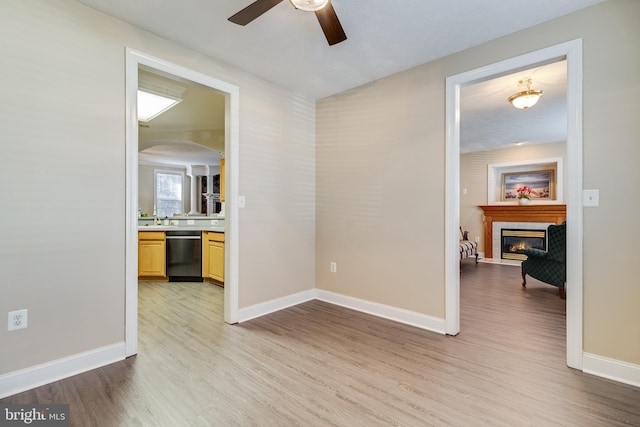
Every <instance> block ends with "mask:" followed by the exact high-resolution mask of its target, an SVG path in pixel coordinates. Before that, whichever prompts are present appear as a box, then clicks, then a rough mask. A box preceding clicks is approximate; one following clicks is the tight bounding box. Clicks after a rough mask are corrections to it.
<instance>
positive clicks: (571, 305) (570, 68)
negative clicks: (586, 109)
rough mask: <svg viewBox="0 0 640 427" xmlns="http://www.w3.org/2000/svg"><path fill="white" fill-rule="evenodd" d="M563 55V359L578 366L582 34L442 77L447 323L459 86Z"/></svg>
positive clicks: (452, 288) (456, 217) (450, 317)
mask: <svg viewBox="0 0 640 427" xmlns="http://www.w3.org/2000/svg"><path fill="white" fill-rule="evenodd" d="M562 59H566V61H567V156H566V158H567V159H569V161H567V165H566V168H565V169H564V172H565V173H566V175H567V188H565V189H564V192H563V193H564V198H565V200H566V203H567V285H566V289H567V365H568V366H570V367H572V368H576V369H582V359H583V349H582V345H583V338H582V332H583V323H582V318H583V313H582V312H583V283H582V263H583V249H582V240H583V236H582V233H583V226H582V209H583V208H582V73H583V70H582V39H575V40H571V41H568V42H565V43H561V44H558V45H555V46H551V47H548V48H545V49H541V50H538V51H534V52H530V53H527V54H524V55H521V56H518V57H515V58H511V59H506V60H504V61H501V62H498V63H495V64H490V65H487V66H484V67H480V68H477V69H474V70H470V71H467V72H464V73H460V74H456V75H453V76H449V77H447V79H446V92H445V93H446V108H445V115H446V143H445V150H446V156H445V161H446V168H445V169H446V185H445V194H446V195H445V247H444V250H445V310H446V311H445V323H446V332H447V334H449V335H456V334H457V333H458V332H459V331H460V274H459V258H458V252H457V245H458V241H459V237H458V236H459V235H460V231H459V227H460V90H461V88H462V87H464V86H468V85H472V84H475V83H480V82H483V81H486V80H489V79H491V78H493V77H494V76H498V75H504V74H505V73H508V72H512V71H515V70H522V69H525V68H527V67H531V66H535V65H536V64H542V63H550V62H553V61H559V60H562Z"/></svg>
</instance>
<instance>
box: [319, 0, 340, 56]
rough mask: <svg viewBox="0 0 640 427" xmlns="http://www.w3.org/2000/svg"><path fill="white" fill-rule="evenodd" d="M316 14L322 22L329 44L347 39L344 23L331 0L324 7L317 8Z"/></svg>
mask: <svg viewBox="0 0 640 427" xmlns="http://www.w3.org/2000/svg"><path fill="white" fill-rule="evenodd" d="M316 16H317V17H318V22H320V26H321V27H322V31H323V32H324V36H325V37H326V38H327V42H329V46H333V45H334V44H337V43H340V42H343V41H345V40H346V39H347V35H346V34H345V33H344V30H343V29H342V25H340V20H339V19H338V15H336V11H335V10H334V9H333V5H332V4H331V2H329V3H327V5H326V6H325V7H323V8H322V9H320V10H317V11H316Z"/></svg>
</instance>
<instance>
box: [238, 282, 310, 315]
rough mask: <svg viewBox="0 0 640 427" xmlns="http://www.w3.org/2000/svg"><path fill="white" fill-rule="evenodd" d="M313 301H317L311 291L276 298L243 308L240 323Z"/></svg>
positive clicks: (239, 312)
mask: <svg viewBox="0 0 640 427" xmlns="http://www.w3.org/2000/svg"><path fill="white" fill-rule="evenodd" d="M312 299H315V290H314V289H309V290H306V291H302V292H298V293H295V294H292V295H287V296H284V297H281V298H276V299H273V300H271V301H266V302H261V303H258V304H255V305H251V306H249V307H245V308H241V309H239V310H238V322H246V321H247V320H251V319H255V318H256V317H260V316H264V315H266V314H269V313H273V312H276V311H279V310H283V309H285V308H287V307H291V306H294V305H298V304H302V303H303V302H307V301H311V300H312Z"/></svg>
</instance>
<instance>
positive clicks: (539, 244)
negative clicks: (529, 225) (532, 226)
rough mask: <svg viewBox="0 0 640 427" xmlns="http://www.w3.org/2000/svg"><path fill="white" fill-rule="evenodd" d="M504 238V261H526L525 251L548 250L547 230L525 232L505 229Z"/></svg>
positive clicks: (502, 232)
mask: <svg viewBox="0 0 640 427" xmlns="http://www.w3.org/2000/svg"><path fill="white" fill-rule="evenodd" d="M500 234H501V237H502V239H501V240H502V251H501V257H502V259H513V260H525V259H527V256H526V255H525V254H524V250H525V249H529V248H535V249H541V250H543V251H544V250H546V249H547V231H546V230H523V229H509V228H503V229H502V230H501V233H500Z"/></svg>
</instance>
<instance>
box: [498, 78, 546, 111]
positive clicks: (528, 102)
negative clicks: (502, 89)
mask: <svg viewBox="0 0 640 427" xmlns="http://www.w3.org/2000/svg"><path fill="white" fill-rule="evenodd" d="M531 84H532V81H531V78H530V77H527V78H525V79H522V80H520V81H518V87H525V88H526V90H523V91H522V92H518V93H514V94H513V95H511V96H510V97H509V98H508V99H507V101H509V102H510V103H511V105H513V106H514V107H516V108H518V109H520V110H526V109H527V108H530V107H533V106H534V105H536V103H537V102H538V100H539V99H540V97H541V96H542V94H543V93H544V92H543V91H541V90H534V89H531Z"/></svg>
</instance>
